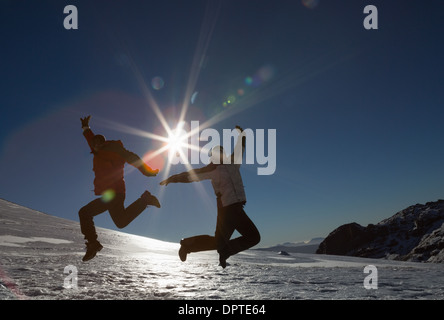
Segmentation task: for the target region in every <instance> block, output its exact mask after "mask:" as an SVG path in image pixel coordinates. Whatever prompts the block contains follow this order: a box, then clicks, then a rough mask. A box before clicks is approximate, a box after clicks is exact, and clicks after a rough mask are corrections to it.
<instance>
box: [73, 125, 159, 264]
mask: <svg viewBox="0 0 444 320" xmlns="http://www.w3.org/2000/svg"><path fill="white" fill-rule="evenodd" d="M90 119H91V116H88V117H85V118H80V120H81V122H82V129H83V135H84V136H85V138H86V141H87V142H88V144H89V146H90V148H91V153H92V154H93V155H94V158H93V171H94V174H95V178H94V193H95V195H97V196H100V198H97V199H95V200H93V201H91V202H90V203H88V204H87V205H86V206H84V207H83V208H81V209H80V211H79V218H80V229H81V232H82V234H83V235H84V236H85V239H86V240H87V242H86V254H85V256H84V257H83V259H82V260H83V261H88V260H90V259H92V258H94V257H95V256H96V254H97V252H99V251H100V250H102V248H103V246H102V245H101V244H100V242H99V241H98V240H97V233H96V228H95V227H94V221H93V217H94V216H96V215H98V214H101V213H103V212H105V211H108V212H109V214H110V216H111V218H112V220H113V221H114V223H115V225H116V226H117V227H118V228H124V227H126V226H127V225H128V224H129V223H130V222H131V221H133V220H134V219H135V218H136V217H137V216H138V215H139V214H140V213H142V211H143V210H145V208H146V207H147V206H148V205H153V206H155V207H158V208H160V203H159V201H158V200H157V198H156V197H155V196H153V195H152V194H151V193H150V192H149V191H145V192H144V193H143V194H142V196H141V197H140V198H139V199H137V200H136V201H134V202H133V203H132V204H131V205H130V206H128V207H127V208H125V207H124V202H125V180H124V179H123V168H124V165H125V163H129V164H131V165H132V166H134V167H136V168H137V169H139V171H140V172H141V173H142V174H143V175H145V176H147V177H153V176H156V175H157V173H158V172H159V170H158V169H156V170H153V169H151V168H150V167H149V166H148V165H147V164H146V163H144V162H143V160H142V159H141V158H140V157H139V156H138V155H136V154H134V153H132V152H130V151H128V150H126V149H125V148H124V147H123V144H122V142H121V141H120V140H117V141H113V140H106V139H105V137H104V136H103V135H95V134H94V133H93V132H92V130H91V129H90V127H89V120H90Z"/></svg>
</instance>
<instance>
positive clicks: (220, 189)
mask: <svg viewBox="0 0 444 320" xmlns="http://www.w3.org/2000/svg"><path fill="white" fill-rule="evenodd" d="M236 129H238V131H239V138H238V141H237V144H236V146H235V149H234V152H233V154H232V155H231V157H230V158H227V157H226V155H225V153H224V150H223V148H222V147H221V146H216V147H214V148H213V149H212V152H211V162H210V164H208V165H207V166H205V167H203V168H200V169H193V170H190V171H187V172H183V173H180V174H176V175H173V176H171V177H169V178H168V179H166V180H164V181H162V182H161V183H160V184H161V185H165V186H166V185H168V184H169V183H178V182H182V183H187V182H194V181H201V180H205V179H210V180H211V184H212V185H213V189H214V193H215V194H216V197H217V224H216V231H215V235H214V236H210V235H199V236H194V237H190V238H185V239H182V240H181V242H180V244H181V247H180V250H179V257H180V259H181V260H182V261H185V260H186V258H187V255H188V254H189V253H192V252H199V251H206V250H217V252H218V253H219V262H220V265H221V266H222V267H223V268H225V267H226V265H227V263H226V261H227V259H228V258H229V257H230V256H232V255H235V254H236V253H238V252H241V251H243V250H246V249H249V248H251V247H253V246H255V245H256V244H258V243H259V242H260V234H259V231H258V229H257V228H256V226H255V225H254V223H253V222H252V221H251V220H250V218H249V217H248V216H247V214H246V213H245V211H244V205H245V203H246V196H245V191H244V185H243V182H242V177H241V174H240V171H239V169H240V163H241V161H242V156H243V153H244V151H245V136H244V135H243V134H242V132H243V130H242V128H241V127H239V126H236ZM240 146H241V147H242V149H241V151H239V149H240V148H239V147H240ZM235 230H237V231H238V232H239V233H240V234H241V236H240V237H238V238H235V239H230V238H231V236H232V234H233V232H234V231H235Z"/></svg>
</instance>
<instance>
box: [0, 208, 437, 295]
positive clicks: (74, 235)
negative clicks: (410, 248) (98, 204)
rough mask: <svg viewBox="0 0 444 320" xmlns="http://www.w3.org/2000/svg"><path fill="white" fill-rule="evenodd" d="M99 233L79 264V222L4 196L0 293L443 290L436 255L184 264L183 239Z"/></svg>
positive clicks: (274, 257)
mask: <svg viewBox="0 0 444 320" xmlns="http://www.w3.org/2000/svg"><path fill="white" fill-rule="evenodd" d="M98 233H99V239H100V241H101V243H102V244H103V245H104V249H103V250H102V251H101V252H100V253H99V254H98V255H97V257H96V258H94V259H93V260H91V261H89V262H86V263H83V262H82V261H81V258H82V256H83V254H84V243H83V241H84V240H83V236H82V235H81V234H80V230H79V225H78V223H77V222H74V221H69V220H65V219H61V218H57V217H52V216H49V215H46V214H44V213H41V212H37V211H34V210H31V209H27V208H24V207H21V206H19V205H16V204H13V203H10V202H7V201H4V200H0V299H3V300H4V299H125V300H126V299H131V300H134V299H188V300H191V299H192V300H197V299H205V300H207V299H232V300H237V299H258V300H263V299H271V300H274V299H443V298H444V277H443V274H442V265H439V264H424V263H412V262H401V261H390V260H376V259H365V258H356V257H342V256H329V255H315V254H303V253H294V254H291V255H289V256H282V255H279V254H278V253H277V252H270V251H261V250H248V251H246V252H244V253H240V254H238V255H236V256H234V257H231V258H230V259H229V260H228V262H229V263H230V265H229V266H228V267H227V268H226V269H222V268H221V267H219V266H218V265H217V262H218V256H217V253H216V252H204V253H198V254H191V255H189V256H188V259H187V261H186V262H185V263H183V262H181V261H180V260H179V257H178V255H177V250H178V249H179V245H178V244H175V243H168V242H163V241H158V240H154V239H150V238H145V237H140V236H135V235H129V234H125V233H122V232H116V231H112V230H106V229H100V228H98ZM367 265H374V266H376V268H377V275H378V282H377V285H378V286H377V289H366V288H365V287H364V279H365V278H366V277H367V276H369V274H366V273H364V268H365V266H367ZM66 267H68V268H67V271H65V268H66ZM70 270H76V271H77V281H76V282H75V281H74V277H73V275H74V273H70V272H72V271H70ZM373 275H374V274H373ZM74 284H77V287H75V286H74Z"/></svg>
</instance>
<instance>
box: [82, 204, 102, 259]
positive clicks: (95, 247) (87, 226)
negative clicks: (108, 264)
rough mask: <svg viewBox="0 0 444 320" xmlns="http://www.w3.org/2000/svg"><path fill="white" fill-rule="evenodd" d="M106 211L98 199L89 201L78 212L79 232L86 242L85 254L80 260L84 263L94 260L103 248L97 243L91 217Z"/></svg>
mask: <svg viewBox="0 0 444 320" xmlns="http://www.w3.org/2000/svg"><path fill="white" fill-rule="evenodd" d="M107 209H108V208H107V204H106V203H105V202H103V201H102V199H100V198H99V199H96V200H93V201H91V202H90V203H88V204H87V205H86V206H84V207H83V208H81V209H80V211H79V219H80V230H81V232H82V234H83V235H84V236H85V239H86V240H87V242H86V253H85V256H84V257H83V258H82V261H84V262H85V261H88V260H91V259H92V258H94V257H95V256H96V254H97V252H99V251H100V250H102V249H103V246H102V245H101V244H100V242H99V241H97V233H96V228H95V226H94V220H93V217H94V216H96V215H98V214H100V213H103V212H104V211H106V210H107Z"/></svg>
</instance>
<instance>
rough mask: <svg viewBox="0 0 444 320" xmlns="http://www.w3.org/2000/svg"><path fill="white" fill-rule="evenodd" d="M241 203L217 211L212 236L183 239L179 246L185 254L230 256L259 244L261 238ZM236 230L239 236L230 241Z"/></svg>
mask: <svg viewBox="0 0 444 320" xmlns="http://www.w3.org/2000/svg"><path fill="white" fill-rule="evenodd" d="M243 206H244V205H243V203H235V204H232V205H229V206H226V207H219V208H218V210H217V224H216V232H215V235H214V236H209V235H199V236H194V237H190V238H185V239H183V240H182V241H181V245H182V246H184V247H185V248H186V251H187V252H190V253H191V252H199V251H206V250H217V251H218V252H219V254H223V255H224V256H232V255H234V254H236V253H238V252H241V251H244V250H246V249H249V248H251V247H253V246H255V245H256V244H258V243H259V242H260V239H261V236H260V234H259V231H258V229H257V228H256V226H255V225H254V223H253V222H252V221H251V220H250V218H249V217H248V216H247V214H246V213H245V211H244V209H243ZM235 230H237V231H238V232H239V233H240V234H241V236H240V237H237V238H235V239H231V240H230V238H231V236H232V235H233V233H234V231H235Z"/></svg>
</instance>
